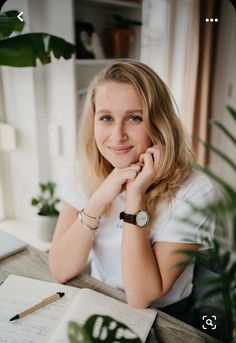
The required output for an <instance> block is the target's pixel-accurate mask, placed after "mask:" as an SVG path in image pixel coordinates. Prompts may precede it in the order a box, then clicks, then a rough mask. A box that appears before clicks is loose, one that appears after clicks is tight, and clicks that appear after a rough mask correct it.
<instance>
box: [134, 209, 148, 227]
mask: <svg viewBox="0 0 236 343" xmlns="http://www.w3.org/2000/svg"><path fill="white" fill-rule="evenodd" d="M148 221H149V214H148V213H147V212H146V211H139V212H138V213H137V215H136V223H137V225H138V226H139V227H144V226H145V225H147V223H148Z"/></svg>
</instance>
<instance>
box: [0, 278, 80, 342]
mask: <svg viewBox="0 0 236 343" xmlns="http://www.w3.org/2000/svg"><path fill="white" fill-rule="evenodd" d="M64 287H65V286H63V285H57V284H54V283H50V282H44V281H38V280H33V279H28V278H24V277H20V276H15V275H11V276H9V277H8V278H7V280H6V281H5V282H4V283H3V284H2V285H1V287H0V343H45V342H46V341H47V338H48V337H49V336H50V335H51V333H52V332H53V331H54V329H55V327H56V326H57V323H58V321H59V319H60V318H61V317H62V316H63V314H64V312H65V311H66V308H67V307H68V306H69V305H70V302H71V301H72V299H73V297H74V294H75V293H73V292H72V291H71V292H69V291H68V289H67V288H68V287H67V288H66V295H65V297H63V298H61V299H60V300H58V301H55V302H54V303H52V304H49V305H47V306H45V307H43V308H40V309H39V310H37V311H35V312H33V313H31V314H29V315H27V316H25V317H22V318H20V319H18V320H14V321H11V322H10V321H9V319H10V318H12V317H13V316H14V315H16V314H18V313H20V312H22V311H24V310H26V309H28V308H29V307H32V306H33V305H35V304H37V303H39V302H40V301H42V299H45V298H47V297H48V296H51V295H52V294H55V293H56V292H58V291H63V290H64Z"/></svg>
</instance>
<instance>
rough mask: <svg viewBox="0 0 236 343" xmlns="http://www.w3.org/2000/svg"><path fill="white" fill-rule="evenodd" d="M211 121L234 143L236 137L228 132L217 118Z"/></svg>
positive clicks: (235, 142)
mask: <svg viewBox="0 0 236 343" xmlns="http://www.w3.org/2000/svg"><path fill="white" fill-rule="evenodd" d="M212 123H213V124H214V125H215V126H217V127H218V128H219V129H220V130H221V131H222V132H224V134H225V135H226V136H227V137H228V138H229V139H230V140H231V141H232V142H233V143H234V144H235V145H236V138H235V137H234V136H233V135H232V134H231V132H229V130H228V129H226V127H225V126H224V125H223V124H221V123H220V122H218V121H217V120H213V121H212Z"/></svg>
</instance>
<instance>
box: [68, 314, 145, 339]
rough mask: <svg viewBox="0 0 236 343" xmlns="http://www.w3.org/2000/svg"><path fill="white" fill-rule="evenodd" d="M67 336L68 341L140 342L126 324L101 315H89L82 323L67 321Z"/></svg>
mask: <svg viewBox="0 0 236 343" xmlns="http://www.w3.org/2000/svg"><path fill="white" fill-rule="evenodd" d="M68 336H69V339H70V343H104V342H106V343H128V342H130V343H141V340H140V338H139V337H138V336H137V334H136V333H134V332H133V331H132V330H131V329H130V328H128V326H126V325H125V324H123V323H121V322H118V321H116V320H115V319H113V318H111V317H109V316H103V315H93V316H91V317H89V318H88V319H87V320H86V322H85V324H84V325H80V324H78V323H76V322H72V321H71V322H69V327H68Z"/></svg>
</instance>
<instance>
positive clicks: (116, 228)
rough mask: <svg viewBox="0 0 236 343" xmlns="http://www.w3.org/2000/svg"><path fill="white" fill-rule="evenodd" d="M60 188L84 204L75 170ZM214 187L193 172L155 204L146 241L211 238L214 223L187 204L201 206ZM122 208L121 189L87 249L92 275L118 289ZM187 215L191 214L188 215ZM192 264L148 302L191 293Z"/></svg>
mask: <svg viewBox="0 0 236 343" xmlns="http://www.w3.org/2000/svg"><path fill="white" fill-rule="evenodd" d="M69 175H70V176H69V178H67V181H66V182H65V184H64V185H63V186H62V187H61V191H60V196H61V199H62V200H64V201H65V202H67V203H68V204H70V205H71V206H73V207H74V208H75V209H77V210H81V209H82V208H83V207H85V206H86V204H87V200H88V199H87V198H86V196H85V194H84V192H83V187H82V186H81V185H79V184H78V181H77V179H76V176H75V172H71V173H70V174H69ZM215 195H216V193H215V189H214V187H213V185H212V183H211V182H210V180H209V179H208V177H206V176H205V175H204V174H203V173H200V172H198V171H193V172H192V173H191V175H190V176H189V177H188V178H187V179H186V180H185V182H184V183H183V184H182V185H181V187H180V188H179V189H178V191H177V192H176V195H175V197H174V199H173V200H172V202H171V204H168V203H167V202H162V204H161V205H159V206H158V209H157V211H156V214H155V218H154V221H153V225H152V227H151V229H150V242H151V244H153V243H155V242H160V241H162V242H177V243H183V242H194V243H199V244H203V245H202V248H201V249H206V248H208V247H209V246H207V244H206V243H204V238H206V237H207V238H208V239H209V240H210V241H211V240H212V238H213V233H214V228H215V223H214V220H212V219H211V220H210V219H209V218H208V217H207V216H206V215H203V214H202V213H198V212H193V211H192V208H191V205H190V203H191V204H194V206H197V207H204V206H205V205H206V204H207V203H209V202H211V201H213V200H214V199H215ZM124 209H125V192H122V193H121V194H120V195H119V196H118V197H117V198H116V199H115V201H114V202H113V204H112V208H111V212H110V214H109V216H103V217H102V219H101V225H100V228H99V230H98V232H97V234H96V236H95V242H94V246H93V249H92V252H91V266H92V276H93V277H95V278H97V279H99V280H101V281H103V282H105V283H107V284H109V285H111V286H113V287H116V288H119V289H122V290H124V284H123V279H122V273H121V238H122V225H123V221H122V220H120V219H119V214H120V212H122V211H124ZM190 214H191V216H190ZM190 217H191V221H193V222H194V223H196V224H195V225H192V224H189V223H187V222H183V221H182V220H181V218H182V219H183V218H190ZM193 267H194V264H193V263H192V264H190V265H188V266H187V267H186V269H185V270H184V272H183V273H182V274H181V275H180V276H179V277H178V279H177V280H176V281H175V283H174V285H173V286H172V288H171V290H170V291H169V292H168V293H167V294H166V295H164V296H163V297H162V298H161V299H158V300H157V301H155V302H154V303H153V304H152V305H153V306H155V307H157V308H161V307H165V306H167V305H170V304H173V303H175V302H177V301H180V300H182V299H184V298H186V297H187V296H189V295H190V294H191V292H192V278H193Z"/></svg>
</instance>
